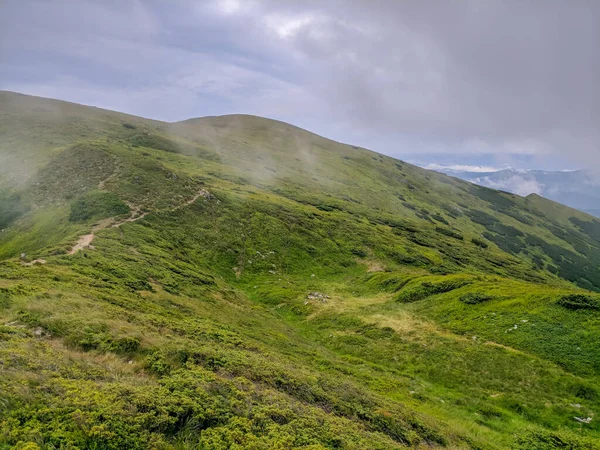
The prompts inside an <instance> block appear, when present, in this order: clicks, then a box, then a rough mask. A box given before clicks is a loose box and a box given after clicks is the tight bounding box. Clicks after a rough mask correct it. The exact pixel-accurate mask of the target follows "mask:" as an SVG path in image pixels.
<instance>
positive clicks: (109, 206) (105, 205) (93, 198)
mask: <svg viewBox="0 0 600 450" xmlns="http://www.w3.org/2000/svg"><path fill="white" fill-rule="evenodd" d="M128 213H129V206H127V205H126V204H125V203H123V202H122V201H121V199H120V198H119V197H117V196H116V195H115V194H113V193H112V192H104V191H91V192H88V193H87V194H85V195H84V196H82V197H80V198H78V199H77V200H75V201H74V202H73V203H72V204H71V213H70V215H69V220H70V221H71V222H85V221H86V220H90V219H103V218H106V217H113V216H118V215H121V214H128Z"/></svg>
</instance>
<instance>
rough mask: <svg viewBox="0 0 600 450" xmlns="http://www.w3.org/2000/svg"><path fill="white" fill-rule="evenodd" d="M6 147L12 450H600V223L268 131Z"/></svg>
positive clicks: (257, 127) (119, 122)
mask: <svg viewBox="0 0 600 450" xmlns="http://www.w3.org/2000/svg"><path fill="white" fill-rule="evenodd" d="M0 137H1V139H0V229H1V230H2V231H1V232H0V323H1V324H2V325H0V393H1V394H0V448H13V447H15V448H27V449H35V448H96V449H113V448H114V449H120V448H131V449H135V448H140V449H141V448H156V449H178V448H206V449H209V448H210V449H230V448H253V449H276V448H279V449H289V448H306V449H334V448H345V449H367V448H369V449H377V448H379V449H389V448H431V447H440V448H443V447H446V448H474V449H500V448H521V449H533V448H540V449H541V448H572V449H596V448H600V447H599V446H598V444H597V442H598V439H599V438H600V425H599V423H600V421H597V420H595V418H594V417H595V414H596V413H597V411H599V410H600V389H599V388H598V386H599V383H598V381H599V373H600V359H599V358H598V354H599V352H600V333H599V331H600V320H599V319H600V295H599V294H597V292H598V291H600V251H599V250H600V222H599V221H598V220H596V219H595V218H593V217H591V216H589V215H587V214H585V213H582V212H580V211H577V210H574V209H571V208H568V207H566V206H563V205H561V204H558V203H554V202H552V201H550V200H546V199H544V198H542V197H540V196H535V195H533V196H528V197H520V196H518V195H515V194H510V193H507V192H501V191H496V190H493V189H489V188H485V187H481V186H476V185H473V184H470V183H468V182H465V181H462V180H459V179H457V178H453V177H450V176H447V175H444V174H440V173H436V172H432V171H428V170H424V169H421V168H418V167H416V166H412V165H410V164H407V163H405V162H402V161H399V160H396V159H393V158H390V157H387V156H384V155H381V154H378V153H375V152H372V151H369V150H367V149H364V148H360V147H356V146H352V145H346V144H341V143H337V142H334V141H332V140H328V139H326V138H323V137H320V136H318V135H315V134H313V133H310V132H308V131H305V130H302V129H300V128H297V127H294V126H292V125H289V124H286V123H282V122H278V121H274V120H270V119H264V118H260V117H254V116H244V115H231V116H220V117H206V118H199V119H190V120H186V121H183V122H177V123H165V122H160V121H154V120H148V119H143V118H139V117H134V116H130V115H126V114H121V113H117V112H112V111H106V110H101V109H97V108H92V107H87V106H82V105H76V104H71V103H66V102H61V101H57V100H50V99H42V98H37V97H30V96H24V95H20V94H15V93H10V92H0ZM552 446H553V447H552Z"/></svg>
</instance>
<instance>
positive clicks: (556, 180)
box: [436, 167, 600, 217]
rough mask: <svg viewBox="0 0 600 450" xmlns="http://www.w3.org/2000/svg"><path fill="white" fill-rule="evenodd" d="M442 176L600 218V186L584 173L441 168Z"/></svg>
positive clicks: (579, 171)
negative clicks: (542, 199)
mask: <svg viewBox="0 0 600 450" xmlns="http://www.w3.org/2000/svg"><path fill="white" fill-rule="evenodd" d="M436 170H439V171H440V172H442V173H445V174H448V175H452V176H455V177H458V178H461V179H463V180H466V181H470V182H471V183H475V184H479V185H481V186H487V187H489V188H493V189H501V190H504V191H508V192H512V193H514V194H518V195H529V194H532V193H535V194H539V195H542V196H544V197H546V198H548V199H550V200H554V201H556V202H559V203H563V204H565V205H568V206H570V207H572V208H576V209H579V210H581V211H584V212H587V213H588V214H591V215H594V216H596V217H600V183H599V182H598V180H597V177H594V176H593V175H592V174H590V173H589V172H586V171H584V170H569V171H545V170H515V169H503V170H498V171H491V172H470V171H464V170H456V169H453V168H447V167H438V168H436Z"/></svg>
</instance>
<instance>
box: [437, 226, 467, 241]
mask: <svg viewBox="0 0 600 450" xmlns="http://www.w3.org/2000/svg"><path fill="white" fill-rule="evenodd" d="M435 231H437V232H438V233H440V234H443V235H444V236H448V237H451V238H454V239H458V240H459V241H462V240H464V237H463V235H462V234H460V233H457V232H456V231H453V230H451V229H450V228H443V227H435Z"/></svg>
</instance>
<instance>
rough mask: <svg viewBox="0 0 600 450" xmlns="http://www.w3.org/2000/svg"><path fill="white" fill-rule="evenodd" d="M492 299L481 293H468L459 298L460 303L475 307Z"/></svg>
mask: <svg viewBox="0 0 600 450" xmlns="http://www.w3.org/2000/svg"><path fill="white" fill-rule="evenodd" d="M493 298H494V297H492V296H491V295H488V294H484V293H483V292H469V293H467V294H465V295H462V296H461V297H460V301H461V302H463V303H466V304H467V305H477V304H478V303H483V302H487V301H490V300H492V299H493Z"/></svg>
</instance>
